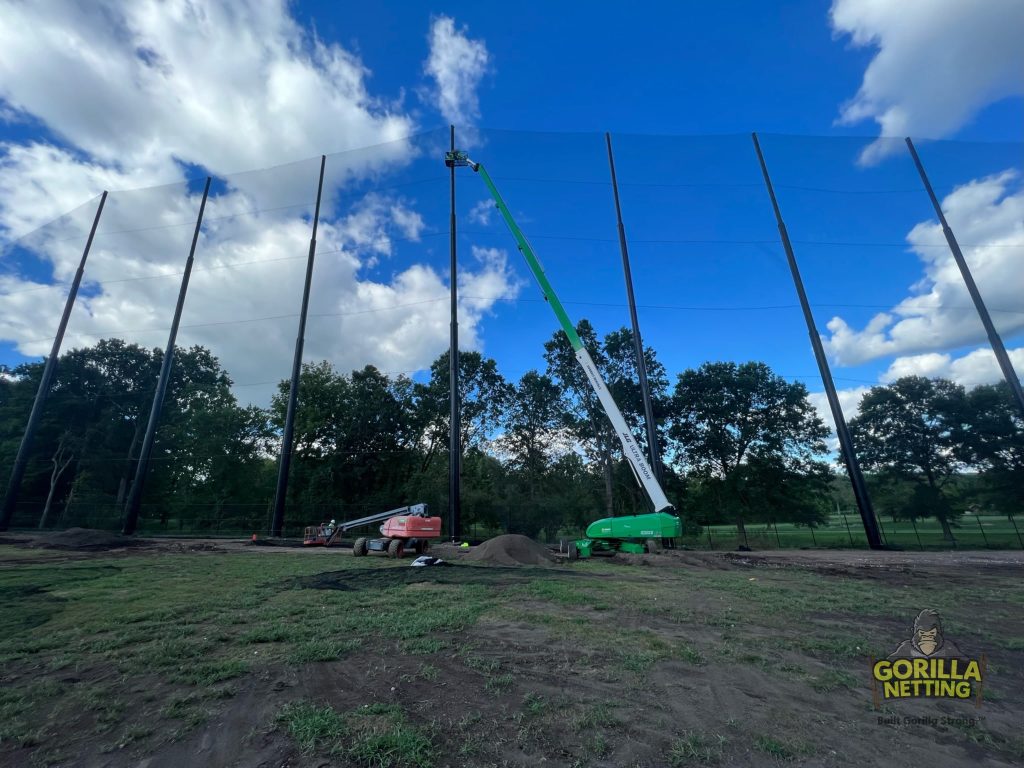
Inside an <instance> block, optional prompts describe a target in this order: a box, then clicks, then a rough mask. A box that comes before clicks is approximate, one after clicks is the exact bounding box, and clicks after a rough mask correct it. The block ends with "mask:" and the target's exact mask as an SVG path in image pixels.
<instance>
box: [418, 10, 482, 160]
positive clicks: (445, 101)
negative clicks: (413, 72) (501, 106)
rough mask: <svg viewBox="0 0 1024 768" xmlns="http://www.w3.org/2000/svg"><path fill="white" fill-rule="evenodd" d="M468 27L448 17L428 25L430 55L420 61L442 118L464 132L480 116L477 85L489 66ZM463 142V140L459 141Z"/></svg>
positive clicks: (435, 20)
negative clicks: (430, 82) (459, 25)
mask: <svg viewBox="0 0 1024 768" xmlns="http://www.w3.org/2000/svg"><path fill="white" fill-rule="evenodd" d="M467 32H468V30H467V29H466V28H465V27H463V28H462V29H461V30H460V29H456V28H455V21H454V20H453V19H452V18H450V17H448V16H439V17H437V18H436V19H434V21H433V23H432V24H431V27H430V38H429V39H430V55H429V56H428V58H427V60H426V62H425V63H424V65H423V66H424V69H425V71H426V73H427V74H428V75H429V76H430V77H431V78H432V79H433V81H434V90H433V94H432V95H433V96H434V98H435V99H436V102H437V108H438V110H439V111H440V112H441V114H442V115H444V118H445V120H447V121H448V122H450V123H452V124H453V125H454V126H455V127H456V129H458V130H460V131H463V132H465V131H466V130H467V129H469V128H471V127H472V126H473V125H475V123H476V121H477V120H478V119H479V118H480V101H479V98H478V97H477V88H478V87H479V86H480V81H481V80H482V79H483V77H484V75H485V74H487V71H488V69H489V67H490V61H491V57H490V54H489V53H488V52H487V46H486V45H485V44H484V42H483V41H482V40H471V39H470V38H469V37H468V34H467ZM462 143H463V145H465V141H463V142H462Z"/></svg>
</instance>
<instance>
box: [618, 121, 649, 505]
mask: <svg viewBox="0 0 1024 768" xmlns="http://www.w3.org/2000/svg"><path fill="white" fill-rule="evenodd" d="M604 139H605V142H606V143H607V144H608V167H609V168H610V169H611V172H612V193H613V195H614V197H615V217H616V219H617V221H618V225H619V249H620V250H621V251H622V272H623V274H624V275H625V277H626V298H627V299H628V300H629V319H630V322H632V324H633V346H634V347H635V349H636V372H637V376H638V378H639V379H640V395H641V396H642V397H643V401H644V417H645V419H646V421H647V450H648V451H649V452H650V458H651V470H652V471H653V472H654V477H655V479H656V480H657V481H658V484H659V485H662V484H663V481H662V471H661V455H660V452H659V450H658V428H657V425H656V424H655V423H654V408H653V407H652V406H651V387H650V385H649V384H648V383H647V361H646V360H645V359H644V342H643V339H642V338H641V337H640V321H639V320H638V319H637V316H636V298H635V297H634V296H633V273H632V272H631V271H630V268H629V249H628V248H627V247H626V227H625V225H624V224H623V223H622V206H621V205H620V204H619V182H618V179H617V178H616V177H615V158H614V156H613V155H612V135H611V134H610V133H605V135H604Z"/></svg>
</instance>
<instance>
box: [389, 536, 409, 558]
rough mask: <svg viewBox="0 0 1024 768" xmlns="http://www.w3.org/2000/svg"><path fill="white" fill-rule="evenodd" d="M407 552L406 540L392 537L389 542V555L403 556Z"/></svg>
mask: <svg viewBox="0 0 1024 768" xmlns="http://www.w3.org/2000/svg"><path fill="white" fill-rule="evenodd" d="M404 554H405V542H404V541H402V540H401V539H392V540H391V541H389V542H388V557H395V558H398V557H401V556H402V555H404Z"/></svg>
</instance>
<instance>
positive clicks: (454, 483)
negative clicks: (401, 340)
mask: <svg viewBox="0 0 1024 768" xmlns="http://www.w3.org/2000/svg"><path fill="white" fill-rule="evenodd" d="M450 127H451V142H452V152H454V151H455V126H454V125H453V126H450ZM449 228H450V232H451V304H452V306H451V343H450V345H449V347H448V390H449V395H448V401H449V405H450V406H451V415H450V418H449V421H448V424H449V433H450V434H449V444H448V528H449V532H450V535H451V538H452V541H456V540H458V539H459V537H460V536H461V534H462V531H461V530H460V528H461V522H460V518H461V517H462V514H461V513H462V509H461V504H460V495H461V489H460V487H459V481H460V475H461V470H462V422H461V419H460V413H459V287H458V280H457V279H456V275H457V264H456V260H455V164H454V163H453V164H452V166H451V216H450V219H449Z"/></svg>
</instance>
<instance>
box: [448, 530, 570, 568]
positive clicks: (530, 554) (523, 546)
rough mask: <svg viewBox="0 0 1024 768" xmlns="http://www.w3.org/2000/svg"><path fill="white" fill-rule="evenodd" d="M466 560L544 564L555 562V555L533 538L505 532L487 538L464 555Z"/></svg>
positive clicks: (492, 562) (500, 563)
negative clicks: (501, 534) (502, 534)
mask: <svg viewBox="0 0 1024 768" xmlns="http://www.w3.org/2000/svg"><path fill="white" fill-rule="evenodd" d="M466 559H467V560H476V561H478V562H481V563H491V564H492V565H544V566H550V565H554V563H555V556H554V555H553V554H551V552H549V551H548V550H547V549H545V548H544V547H542V546H541V545H540V544H538V543H537V542H536V541H534V540H533V539H530V538H527V537H526V536H520V535H519V534H517V533H507V534H505V535H504V536H495V537H494V538H493V539H488V540H487V541H485V542H484V543H483V544H481V545H480V546H479V547H473V549H472V550H471V551H470V552H469V554H468V555H466Z"/></svg>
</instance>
